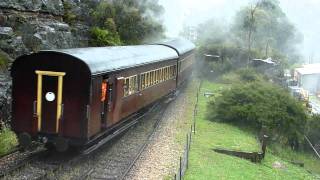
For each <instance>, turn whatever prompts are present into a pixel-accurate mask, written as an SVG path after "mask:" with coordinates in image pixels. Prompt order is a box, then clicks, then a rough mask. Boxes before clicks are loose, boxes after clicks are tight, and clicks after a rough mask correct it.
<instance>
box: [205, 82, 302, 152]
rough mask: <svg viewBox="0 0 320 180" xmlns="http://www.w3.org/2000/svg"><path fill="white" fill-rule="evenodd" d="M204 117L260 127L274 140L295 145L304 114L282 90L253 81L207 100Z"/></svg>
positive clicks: (297, 104)
mask: <svg viewBox="0 0 320 180" xmlns="http://www.w3.org/2000/svg"><path fill="white" fill-rule="evenodd" d="M244 77H245V79H247V78H248V80H251V77H247V76H244ZM208 118H209V119H211V120H219V121H224V122H229V123H235V124H241V125H246V126H250V127H253V128H256V129H258V130H261V129H262V127H264V128H266V130H267V131H268V132H269V134H272V135H273V138H274V139H277V140H281V141H282V142H283V143H287V144H290V145H292V146H295V147H296V146H298V144H299V142H300V141H301V140H302V139H303V134H304V130H305V129H304V127H305V124H306V119H307V116H306V113H305V109H304V108H303V107H302V105H301V104H299V102H297V101H296V100H295V99H294V98H292V97H291V96H290V95H289V93H288V92H286V91H285V90H283V89H281V88H280V87H278V86H275V85H273V84H271V83H268V82H257V81H254V82H249V83H245V84H236V85H234V86H232V88H231V89H229V90H226V91H224V92H223V93H222V95H221V96H220V97H217V99H216V100H215V101H212V102H210V103H209V105H208Z"/></svg>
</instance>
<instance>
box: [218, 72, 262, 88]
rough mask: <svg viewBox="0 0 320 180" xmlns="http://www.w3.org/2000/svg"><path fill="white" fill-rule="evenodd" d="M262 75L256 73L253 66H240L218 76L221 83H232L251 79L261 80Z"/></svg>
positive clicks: (251, 80) (250, 80)
mask: <svg viewBox="0 0 320 180" xmlns="http://www.w3.org/2000/svg"><path fill="white" fill-rule="evenodd" d="M263 79H264V77H263V75H262V74H260V73H257V72H256V70H255V69H253V68H242V69H238V70H236V71H231V72H229V73H227V74H224V75H222V76H221V77H220V81H222V82H223V83H228V84H234V83H247V82H253V81H261V82H262V81H263Z"/></svg>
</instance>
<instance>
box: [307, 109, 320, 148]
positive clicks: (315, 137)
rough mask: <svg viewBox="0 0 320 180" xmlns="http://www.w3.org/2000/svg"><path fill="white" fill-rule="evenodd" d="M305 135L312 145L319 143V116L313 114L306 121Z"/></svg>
mask: <svg viewBox="0 0 320 180" xmlns="http://www.w3.org/2000/svg"><path fill="white" fill-rule="evenodd" d="M306 135H307V136H308V138H309V139H310V141H311V142H312V143H320V115H319V114H313V115H312V116H310V118H309V119H308V123H307V128H306Z"/></svg>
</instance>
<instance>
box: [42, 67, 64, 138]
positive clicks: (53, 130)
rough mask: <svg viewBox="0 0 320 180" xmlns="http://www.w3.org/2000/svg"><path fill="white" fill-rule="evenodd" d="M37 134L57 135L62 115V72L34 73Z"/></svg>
mask: <svg viewBox="0 0 320 180" xmlns="http://www.w3.org/2000/svg"><path fill="white" fill-rule="evenodd" d="M36 74H37V76H38V84H37V120H38V132H43V133H50V134H57V133H59V124H60V120H61V114H62V106H63V105H62V86H63V76H64V75H65V73H64V72H52V71H36Z"/></svg>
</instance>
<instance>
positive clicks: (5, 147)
mask: <svg viewBox="0 0 320 180" xmlns="http://www.w3.org/2000/svg"><path fill="white" fill-rule="evenodd" d="M17 144H18V140H17V137H16V135H15V133H14V132H12V131H10V130H9V129H8V128H4V129H3V130H1V131H0V156H1V155H4V154H6V153H8V152H9V151H11V150H12V149H13V148H14V147H15V146H17Z"/></svg>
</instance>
